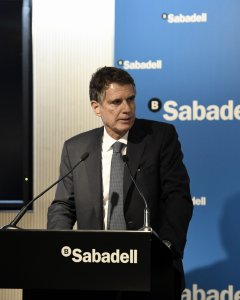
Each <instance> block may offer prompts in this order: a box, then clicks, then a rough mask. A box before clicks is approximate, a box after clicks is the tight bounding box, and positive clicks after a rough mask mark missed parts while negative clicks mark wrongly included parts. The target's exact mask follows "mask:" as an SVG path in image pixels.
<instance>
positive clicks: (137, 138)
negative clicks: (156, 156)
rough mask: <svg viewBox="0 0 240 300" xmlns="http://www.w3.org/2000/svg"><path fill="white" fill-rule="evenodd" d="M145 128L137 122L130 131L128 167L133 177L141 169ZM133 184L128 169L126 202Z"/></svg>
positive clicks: (125, 173)
mask: <svg viewBox="0 0 240 300" xmlns="http://www.w3.org/2000/svg"><path fill="white" fill-rule="evenodd" d="M143 129H144V128H140V126H139V123H138V120H136V121H135V123H134V126H133V127H132V128H131V129H130V131H129V135H128V144H127V156H128V165H129V169H130V171H131V174H132V176H133V177H135V176H136V172H137V171H138V169H139V164H140V160H141V157H142V154H143V152H144V149H145V145H146V133H145V132H144V131H143ZM131 184H132V180H131V178H130V176H129V171H128V170H127V168H125V170H124V186H123V188H124V189H123V193H124V201H125V200H126V197H127V193H128V191H129V188H130V186H131Z"/></svg>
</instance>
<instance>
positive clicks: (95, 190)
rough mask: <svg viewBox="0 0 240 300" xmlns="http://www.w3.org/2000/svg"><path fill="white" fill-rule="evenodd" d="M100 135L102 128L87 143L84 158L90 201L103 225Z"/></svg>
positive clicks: (100, 223)
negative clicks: (86, 154)
mask: <svg viewBox="0 0 240 300" xmlns="http://www.w3.org/2000/svg"><path fill="white" fill-rule="evenodd" d="M102 135H103V128H100V129H99V131H97V134H96V135H95V136H94V137H93V139H92V141H91V143H90V144H89V149H88V151H89V157H88V159H87V160H86V169H87V176H88V183H89V191H90V201H91V202H92V204H93V206H94V209H95V212H96V217H97V220H98V221H99V225H100V227H102V225H103V223H102V222H103V206H102V201H101V200H102V164H101V150H102V147H101V145H102Z"/></svg>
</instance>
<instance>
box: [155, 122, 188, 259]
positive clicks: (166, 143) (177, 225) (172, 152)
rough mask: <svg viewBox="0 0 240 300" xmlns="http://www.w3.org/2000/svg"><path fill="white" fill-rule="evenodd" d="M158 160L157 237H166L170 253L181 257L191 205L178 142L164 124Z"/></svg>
mask: <svg viewBox="0 0 240 300" xmlns="http://www.w3.org/2000/svg"><path fill="white" fill-rule="evenodd" d="M160 162H161V163H160V178H161V186H162V195H161V200H162V201H161V203H162V205H163V214H162V216H161V218H162V221H161V228H160V229H159V236H160V239H161V240H169V241H170V242H171V243H172V245H173V250H174V252H175V253H177V255H179V256H180V257H183V249H184V246H185V243H186V235H187V230H188V225H189V222H190V219H191V217H192V210H193V204H192V199H191V194H190V179H189V176H188V173H187V170H186V168H185V165H184V163H183V153H182V150H181V145H180V142H179V140H178V135H177V133H176V130H175V127H174V126H172V125H171V126H169V127H168V129H167V130H166V132H165V136H164V138H163V144H162V147H161V152H160Z"/></svg>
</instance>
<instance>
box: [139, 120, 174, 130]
mask: <svg viewBox="0 0 240 300" xmlns="http://www.w3.org/2000/svg"><path fill="white" fill-rule="evenodd" d="M136 125H137V126H139V127H140V128H146V129H151V130H157V131H159V130H160V131H165V130H167V131H169V130H170V131H171V130H174V131H175V126H174V125H173V124H169V123H166V122H161V121H154V120H149V119H136Z"/></svg>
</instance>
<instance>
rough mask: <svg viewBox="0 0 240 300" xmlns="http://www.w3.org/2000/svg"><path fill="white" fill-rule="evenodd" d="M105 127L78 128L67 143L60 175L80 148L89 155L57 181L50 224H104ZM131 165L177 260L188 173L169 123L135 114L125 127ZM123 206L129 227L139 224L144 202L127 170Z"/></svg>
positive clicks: (187, 211) (187, 214) (186, 217)
mask: <svg viewBox="0 0 240 300" xmlns="http://www.w3.org/2000/svg"><path fill="white" fill-rule="evenodd" d="M102 136H103V127H101V128H97V129H94V130H91V131H88V132H85V133H81V134H79V135H77V136H75V137H73V138H71V139H69V140H68V141H66V142H65V144H64V147H63V152H62V159H61V167H60V176H63V175H64V174H66V173H67V172H68V171H69V170H70V169H71V168H72V167H73V166H74V164H76V163H77V162H78V161H79V160H80V157H81V155H82V154H83V153H84V152H88V153H89V157H88V158H87V159H86V160H85V161H84V162H83V163H81V164H80V165H79V166H78V167H77V168H76V169H75V170H74V171H73V174H71V175H69V176H68V177H67V178H66V179H64V180H63V181H62V182H60V183H59V184H58V186H57V191H56V196H55V200H54V201H53V202H52V204H51V206H50V208H49V212H48V228H49V229H70V228H72V227H73V225H74V223H75V221H77V227H78V229H94V230H95V229H103V203H102V198H103V196H102V176H101V144H102ZM127 156H128V159H129V162H128V164H129V167H130V170H131V173H132V175H133V176H134V178H135V180H136V182H137V184H138V185H139V186H140V187H141V190H142V192H143V194H144V196H145V198H146V200H147V202H148V205H149V209H150V212H151V227H152V228H153V230H154V231H155V232H156V233H157V234H158V236H159V238H160V239H161V240H169V241H171V242H172V244H173V249H174V252H175V256H176V258H175V262H176V266H177V268H178V269H179V270H181V269H182V265H181V257H182V256H183V250H184V246H185V242H186V234H187V229H188V224H189V221H190V219H191V216H192V208H193V205H192V200H191V196H190V191H189V177H188V174H187V171H186V168H185V166H184V164H183V162H182V159H183V154H182V151H181V146H180V143H179V141H178V137H177V133H176V131H175V128H174V126H173V125H170V124H166V123H161V122H156V121H150V120H141V119H136V121H135V123H134V125H133V127H132V128H131V129H130V131H129V136H128V145H127ZM124 201H125V202H124V203H125V204H124V209H125V219H126V223H127V229H129V230H137V229H139V228H141V227H142V225H143V211H144V201H143V199H142V198H141V197H140V195H139V193H138V192H137V190H136V188H135V187H134V185H133V183H132V181H131V178H130V176H129V172H128V170H127V168H125V173H124Z"/></svg>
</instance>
